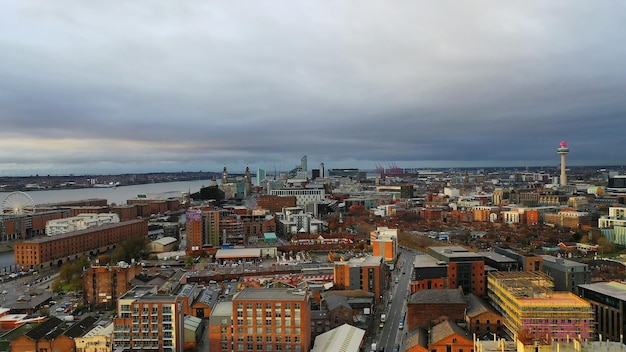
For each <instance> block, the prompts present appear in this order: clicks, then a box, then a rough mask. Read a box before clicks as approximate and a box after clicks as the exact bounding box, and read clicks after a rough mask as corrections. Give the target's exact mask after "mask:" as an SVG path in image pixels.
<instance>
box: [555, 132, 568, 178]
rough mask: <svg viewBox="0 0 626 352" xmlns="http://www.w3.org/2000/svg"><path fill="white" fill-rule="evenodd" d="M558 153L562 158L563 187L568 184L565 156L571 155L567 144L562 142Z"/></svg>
mask: <svg viewBox="0 0 626 352" xmlns="http://www.w3.org/2000/svg"><path fill="white" fill-rule="evenodd" d="M556 152H557V153H559V155H560V156H561V186H565V185H566V184H567V175H566V174H565V156H566V155H567V153H569V148H568V147H567V142H566V141H561V143H560V144H559V149H557V150H556Z"/></svg>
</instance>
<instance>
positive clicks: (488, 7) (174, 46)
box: [0, 0, 626, 176]
mask: <svg viewBox="0 0 626 352" xmlns="http://www.w3.org/2000/svg"><path fill="white" fill-rule="evenodd" d="M0 2H1V5H2V6H1V8H2V11H0V175H2V176H6V175H13V174H34V173H38V174H69V173H74V174H86V173H118V172H154V171H200V170H202V171H220V170H221V169H222V168H223V167H224V166H227V167H228V169H229V170H232V171H233V172H235V171H239V170H243V169H244V168H245V167H246V165H249V166H250V168H251V169H253V170H256V168H257V167H261V168H264V169H267V170H275V169H278V170H283V171H284V170H287V169H291V168H292V167H294V166H295V165H296V164H298V163H299V160H300V157H302V156H303V155H307V156H308V161H309V168H315V167H317V166H318V165H319V163H321V162H324V163H325V165H326V167H327V168H335V167H336V168H339V167H359V168H364V169H374V168H375V166H376V164H382V165H384V166H388V165H389V164H396V165H398V166H401V167H420V168H421V167H424V168H428V167H444V166H458V167H463V166H544V165H545V166H557V165H558V164H559V157H558V155H557V153H556V148H557V147H558V146H559V142H560V141H561V140H566V141H567V142H568V143H569V147H570V154H569V155H568V157H567V158H568V163H569V164H570V165H586V164H594V165H607V164H619V165H623V164H624V163H625V161H626V157H625V153H626V152H625V151H626V149H625V148H624V147H625V144H624V142H625V141H626V123H625V121H626V25H625V23H626V2H624V1H572V0H564V1H558V0H551V1H543V0H542V1H515V2H512V1H495V0H494V1H475V0H473V1H458V0H454V1H441V0H437V1H364V0H359V1H334V0H333V1H330V0H329V1H323V0H320V1H293V0H285V1H277V0H273V1H192V0H186V1H171V0H163V1H158V0H150V1H148V0H146V1H141V0H133V1H63V0H55V1H49V0H41V1H35V0H29V1H23V0H15V1H7V0H1V1H0Z"/></svg>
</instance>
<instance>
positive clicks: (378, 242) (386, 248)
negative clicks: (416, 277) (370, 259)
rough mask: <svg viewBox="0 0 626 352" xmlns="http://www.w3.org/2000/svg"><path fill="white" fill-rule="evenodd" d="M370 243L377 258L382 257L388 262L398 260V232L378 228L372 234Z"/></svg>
mask: <svg viewBox="0 0 626 352" xmlns="http://www.w3.org/2000/svg"><path fill="white" fill-rule="evenodd" d="M370 243H371V244H372V251H373V254H374V255H375V256H381V257H383V259H384V260H385V261H387V262H392V261H395V260H396V257H397V256H398V230H397V229H389V228H387V227H378V228H377V229H376V230H374V231H372V232H370Z"/></svg>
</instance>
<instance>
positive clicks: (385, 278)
mask: <svg viewBox="0 0 626 352" xmlns="http://www.w3.org/2000/svg"><path fill="white" fill-rule="evenodd" d="M333 273H334V276H333V280H334V284H335V288H336V289H338V290H364V291H367V292H371V293H373V294H374V299H375V300H376V302H379V301H380V298H381V297H382V295H383V292H384V289H385V288H386V285H387V283H388V282H389V271H388V270H387V266H386V265H385V263H384V261H383V257H381V256H369V257H359V258H352V259H350V260H348V261H345V262H335V263H334V270H333Z"/></svg>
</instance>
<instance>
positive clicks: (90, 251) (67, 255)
mask: <svg viewBox="0 0 626 352" xmlns="http://www.w3.org/2000/svg"><path fill="white" fill-rule="evenodd" d="M147 235H148V221H147V220H130V221H124V222H119V223H115V224H107V225H103V226H99V227H94V228H89V229H85V230H80V231H74V232H67V233H64V234H60V235H56V236H50V237H40V238H34V239H31V240H27V241H22V242H17V243H15V247H14V256H15V263H16V264H18V265H21V266H23V267H25V268H33V269H42V268H44V267H50V266H54V265H61V264H63V263H65V262H67V261H70V260H75V259H78V258H80V257H81V256H83V255H91V256H93V255H96V254H97V253H99V252H100V251H106V250H109V249H112V248H114V247H115V246H116V245H117V244H119V243H120V242H122V241H124V240H127V239H129V238H132V237H134V236H140V237H147Z"/></svg>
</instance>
